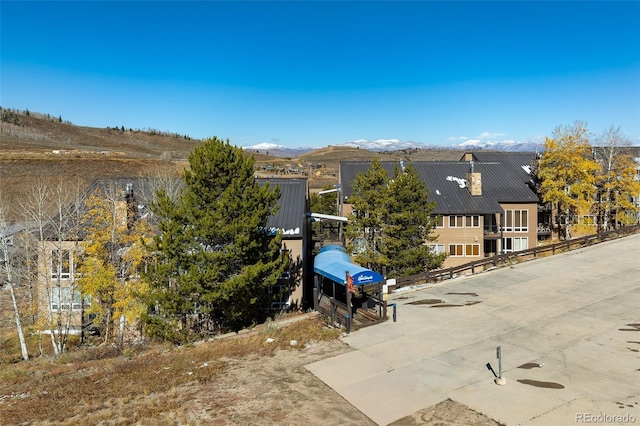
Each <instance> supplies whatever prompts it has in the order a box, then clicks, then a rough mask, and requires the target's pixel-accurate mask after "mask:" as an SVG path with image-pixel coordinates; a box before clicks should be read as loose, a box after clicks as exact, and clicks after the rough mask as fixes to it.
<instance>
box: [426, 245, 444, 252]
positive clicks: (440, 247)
mask: <svg viewBox="0 0 640 426" xmlns="http://www.w3.org/2000/svg"><path fill="white" fill-rule="evenodd" d="M429 250H430V251H431V253H433V254H441V253H444V244H429Z"/></svg>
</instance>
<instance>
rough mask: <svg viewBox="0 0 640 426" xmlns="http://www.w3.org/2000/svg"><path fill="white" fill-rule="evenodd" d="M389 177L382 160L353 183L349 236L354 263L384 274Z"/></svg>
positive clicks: (346, 230)
mask: <svg viewBox="0 0 640 426" xmlns="http://www.w3.org/2000/svg"><path fill="white" fill-rule="evenodd" d="M388 184H389V174H388V173H387V171H386V170H385V169H384V168H383V167H382V163H380V161H379V160H378V159H375V160H373V162H372V163H371V166H370V167H369V168H368V169H367V171H366V172H364V173H358V175H357V176H356V178H355V180H354V181H353V182H352V183H351V187H352V188H353V192H352V194H351V197H350V198H349V201H350V202H351V206H352V208H353V211H352V213H351V215H349V222H348V223H347V226H346V229H345V233H346V236H347V239H348V240H349V243H348V244H347V248H348V250H349V252H351V253H356V255H355V258H354V260H355V261H356V262H357V263H359V264H360V265H363V266H366V267H367V268H369V269H371V270H374V271H377V272H382V267H383V266H385V267H386V266H387V265H388V264H389V260H388V259H387V258H386V256H384V254H383V253H382V251H381V243H382V227H383V224H384V223H385V219H386V216H387V212H386V208H387V197H389V190H388Z"/></svg>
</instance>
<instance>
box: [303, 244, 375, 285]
mask: <svg viewBox="0 0 640 426" xmlns="http://www.w3.org/2000/svg"><path fill="white" fill-rule="evenodd" d="M313 272H315V273H316V274H320V275H322V276H324V277H327V278H329V279H330V280H331V281H334V282H336V283H338V284H342V285H347V273H348V274H349V275H350V276H351V277H353V284H354V285H365V284H372V283H379V282H383V281H384V277H383V276H382V275H380V274H379V273H377V272H375V271H371V270H369V269H367V268H363V267H362V266H360V265H356V264H355V263H351V259H350V258H349V255H348V254H347V253H346V252H345V251H344V248H343V247H342V246H340V245H338V244H329V245H326V246H324V247H322V248H321V249H320V253H318V254H317V255H316V257H315V259H314V261H313Z"/></svg>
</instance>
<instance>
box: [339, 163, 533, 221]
mask: <svg viewBox="0 0 640 426" xmlns="http://www.w3.org/2000/svg"><path fill="white" fill-rule="evenodd" d="M518 158H523V157H520V156H518ZM519 163H520V160H518V159H516V160H513V161H504V160H503V161H502V162H497V161H496V162H480V161H478V162H474V163H473V170H474V172H478V173H480V176H481V180H482V195H480V196H472V195H471V193H470V192H469V189H468V188H467V181H466V177H467V173H469V172H470V170H471V164H470V163H469V162H466V161H416V162H412V163H411V164H412V165H413V166H414V167H415V169H416V171H417V172H418V174H419V175H420V179H421V180H422V181H423V182H424V183H425V185H426V187H427V189H428V190H429V199H430V200H433V201H435V202H436V208H435V209H434V211H433V213H434V214H440V215H445V214H447V215H450V214H492V213H500V212H502V210H503V209H502V207H501V206H500V204H501V203H536V204H537V203H538V202H539V198H538V196H537V195H536V194H535V193H534V192H533V190H531V188H530V187H529V180H530V179H531V177H530V175H529V174H528V172H527V171H526V170H525V169H524V168H523V167H522V166H521V165H520V164H519ZM381 164H382V167H383V168H384V169H385V170H386V171H387V172H388V173H389V176H392V175H393V170H394V166H395V164H394V163H393V162H381ZM370 165H371V162H370V161H343V162H340V180H341V184H342V187H343V188H344V196H345V197H346V201H347V202H348V198H349V196H351V194H352V193H353V188H352V187H351V183H352V182H353V180H354V179H355V177H356V176H357V174H358V173H361V172H365V171H366V170H367V169H368V168H369V167H370Z"/></svg>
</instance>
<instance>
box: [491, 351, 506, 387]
mask: <svg viewBox="0 0 640 426" xmlns="http://www.w3.org/2000/svg"><path fill="white" fill-rule="evenodd" d="M496 357H497V358H498V377H496V378H495V380H494V381H495V382H496V384H497V385H500V386H504V385H506V384H507V379H505V378H504V377H502V347H500V346H498V348H497V349H496Z"/></svg>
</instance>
